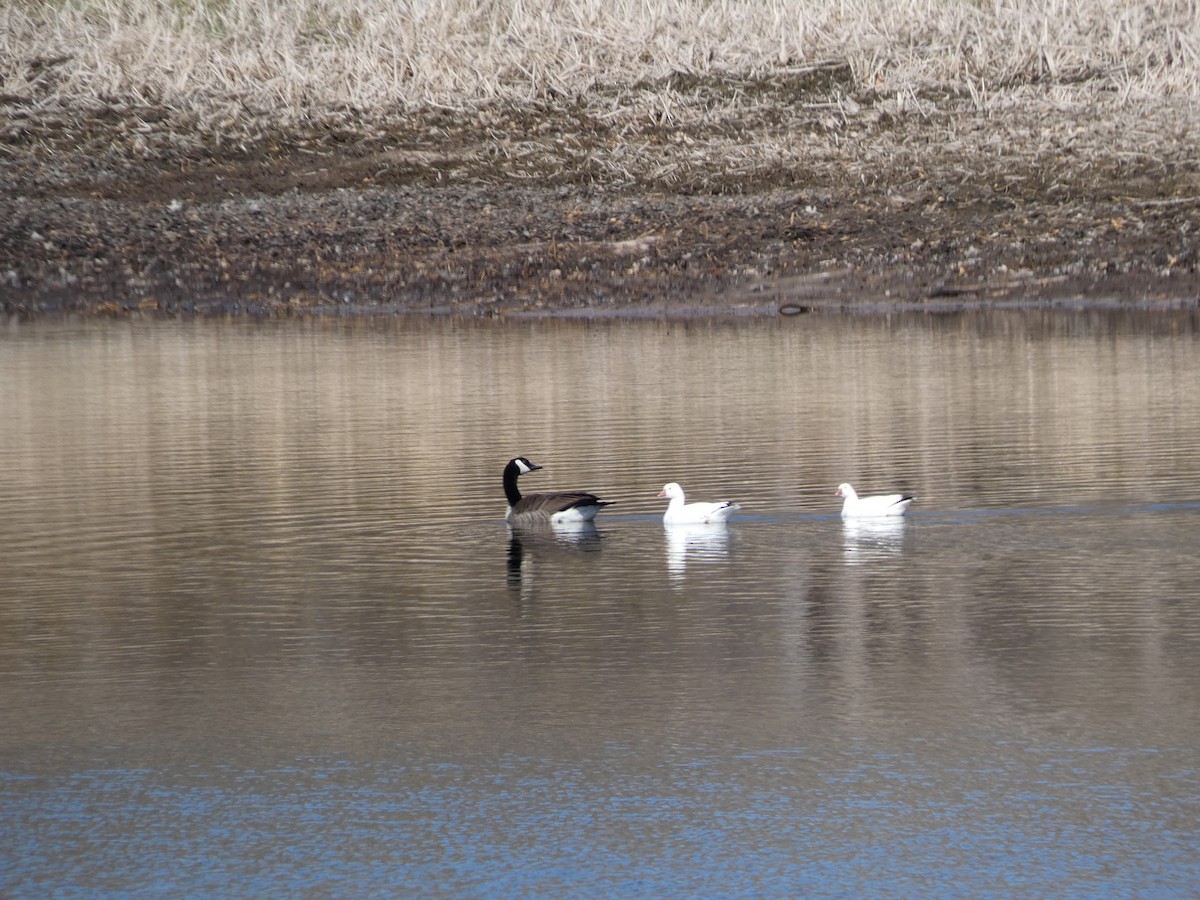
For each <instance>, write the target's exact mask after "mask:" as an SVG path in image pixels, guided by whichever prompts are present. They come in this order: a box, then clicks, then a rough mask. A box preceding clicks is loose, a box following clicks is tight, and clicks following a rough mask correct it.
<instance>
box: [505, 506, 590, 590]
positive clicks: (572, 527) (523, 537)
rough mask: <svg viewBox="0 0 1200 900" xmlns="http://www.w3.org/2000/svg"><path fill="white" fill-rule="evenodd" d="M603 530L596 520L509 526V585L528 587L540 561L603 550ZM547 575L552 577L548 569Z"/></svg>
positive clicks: (520, 587) (521, 587)
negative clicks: (601, 541) (533, 525)
mask: <svg viewBox="0 0 1200 900" xmlns="http://www.w3.org/2000/svg"><path fill="white" fill-rule="evenodd" d="M599 549H600V531H599V529H597V528H596V524H595V523H594V522H590V521H588V522H567V523H561V524H560V523H555V524H551V525H542V526H536V527H527V526H520V525H517V526H509V529H508V560H507V571H508V586H509V587H510V588H516V589H525V588H528V587H529V586H530V585H531V584H532V583H533V575H534V570H535V568H536V567H537V564H538V563H539V562H541V563H545V562H548V561H552V560H554V559H555V558H556V557H562V558H563V559H565V558H566V557H567V556H568V554H573V553H577V552H580V551H589V550H599ZM546 577H547V578H550V577H551V576H550V574H549V573H548V574H547V576H546Z"/></svg>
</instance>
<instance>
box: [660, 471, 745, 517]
mask: <svg viewBox="0 0 1200 900" xmlns="http://www.w3.org/2000/svg"><path fill="white" fill-rule="evenodd" d="M658 496H659V497H660V498H662V497H666V498H667V499H668V500H670V501H671V502H670V503H668V504H667V511H666V512H665V513H663V521H664V522H666V523H667V524H668V525H708V524H712V523H714V522H726V521H728V520H729V517H730V516H732V515H733V514H734V513H735V512H737V511H738V510H739V509H741V507H740V506H738V504H736V503H730V502H729V501H728V500H722V501H720V502H718V503H704V502H697V503H687V502H685V500H684V496H683V488H681V487H680V486H679V485H678V484H676V483H675V482H674V481H672V482H670V483H669V484H664V485H663V489H662V490H661V491H659V492H658Z"/></svg>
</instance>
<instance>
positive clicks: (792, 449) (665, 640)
mask: <svg viewBox="0 0 1200 900" xmlns="http://www.w3.org/2000/svg"><path fill="white" fill-rule="evenodd" d="M1198 335H1200V321H1198V320H1197V316H1196V314H1195V312H1194V311H1193V312H1180V313H1160V314H1153V315H1143V314H1120V313H1103V312H1092V313H1055V314H1050V313H1038V312H1006V313H980V314H972V315H954V316H940V317H935V316H891V317H877V318H873V317H828V318H826V317H795V318H789V319H783V320H779V321H753V322H723V323H713V322H687V323H665V322H657V321H642V322H627V321H614V322H600V323H597V322H581V321H558V320H548V321H526V322H500V321H490V322H476V321H454V320H418V321H401V322H356V323H353V324H347V323H340V322H318V323H304V324H297V323H286V324H273V323H233V324H230V323H216V322H203V323H201V322H192V323H138V322H134V323H129V322H119V323H109V324H92V323H88V324H74V323H57V324H55V323H38V324H34V325H29V324H21V323H16V322H11V323H8V324H6V325H5V326H4V328H3V330H2V331H0V414H2V418H0V421H2V422H3V427H2V430H0V458H2V459H3V466H2V467H0V502H2V504H3V516H2V517H0V546H2V547H3V555H2V558H0V722H2V723H3V725H2V727H0V893H2V894H4V895H5V896H11V897H48V896H118V895H119V896H129V895H144V896H163V895H170V896H204V895H213V896H253V895H268V894H269V895H271V896H280V895H338V896H411V895H417V896H421V895H450V896H464V897H470V896H489V897H490V896H516V895H520V896H563V895H570V896H580V895H583V896H671V895H675V896H688V895H708V896H755V897H759V896H789V897H791V896H820V895H840V896H867V895H875V896H878V895H909V896H912V895H920V896H936V895H943V896H964V895H978V894H982V893H994V894H1028V895H1035V896H1047V895H1053V896H1062V897H1069V896H1078V897H1085V896H1086V897H1093V896H1103V895H1111V896H1129V895H1139V894H1140V895H1148V894H1153V895H1175V896H1179V895H1186V894H1189V893H1191V892H1192V891H1194V890H1195V886H1196V885H1197V884H1200V590H1198V589H1197V578H1196V572H1197V566H1196V555H1197V546H1198V545H1197V537H1196V535H1197V533H1198V532H1200V454H1197V452H1196V448H1197V446H1198V445H1200V392H1198V391H1197V389H1196V384H1197V383H1200V339H1198ZM517 454H525V455H527V456H529V457H530V458H532V459H533V460H534V461H535V462H537V463H539V464H541V465H543V466H545V468H544V470H542V471H540V472H537V473H534V474H531V475H527V476H525V477H524V479H523V487H524V488H525V489H526V490H537V489H550V488H587V489H590V490H593V491H596V492H597V493H599V494H600V495H601V496H603V497H604V498H606V499H611V500H616V501H618V502H617V505H616V506H613V507H610V508H609V509H607V510H605V511H604V512H603V513H602V514H601V516H600V518H599V519H598V520H597V523H596V528H595V529H591V530H582V531H578V530H577V531H573V532H563V533H559V532H553V531H549V532H533V533H517V534H514V533H512V532H510V530H509V529H508V528H507V527H506V526H505V524H504V522H503V518H502V516H503V510H504V500H503V495H502V492H501V487H500V471H501V468H502V467H503V465H504V463H505V462H506V461H507V459H508V458H509V457H510V456H513V455H517ZM666 481H678V482H680V483H681V484H682V485H683V486H684V488H685V489H686V490H687V491H688V493H689V497H690V498H691V499H725V498H729V499H736V500H738V501H739V502H741V504H742V505H743V510H742V514H741V516H740V517H739V518H737V519H735V520H734V521H733V522H732V523H731V524H730V525H729V526H728V527H727V528H725V529H719V528H718V529H703V528H701V529H665V528H664V527H663V525H662V523H661V520H660V517H661V514H662V509H663V506H662V501H659V500H657V499H655V494H656V493H657V492H658V491H659V489H660V488H661V486H662V485H663V483H664V482H666ZM842 481H851V482H853V483H854V484H855V485H856V487H858V488H859V490H860V492H863V493H875V492H879V491H890V490H906V491H911V492H914V493H915V494H917V498H918V499H917V502H916V504H915V505H914V507H913V510H912V514H911V515H910V516H909V517H908V519H907V520H906V521H901V522H898V523H891V524H886V525H879V524H874V523H863V524H859V525H854V526H846V525H844V524H843V522H842V521H841V518H840V516H839V515H838V510H839V506H838V500H837V498H836V497H835V496H834V490H835V488H836V486H837V485H838V483H839V482H842Z"/></svg>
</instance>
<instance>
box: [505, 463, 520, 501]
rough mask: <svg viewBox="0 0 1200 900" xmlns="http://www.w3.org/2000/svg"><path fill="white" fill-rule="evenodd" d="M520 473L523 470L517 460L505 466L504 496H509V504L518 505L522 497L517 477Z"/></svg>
mask: <svg viewBox="0 0 1200 900" xmlns="http://www.w3.org/2000/svg"><path fill="white" fill-rule="evenodd" d="M520 475H521V470H520V469H519V468H517V464H516V463H515V462H510V463H509V464H508V465H507V466H505V467H504V496H505V497H507V498H508V505H509V506H516V505H517V503H518V502H519V501H520V499H521V491H520V489H519V488H518V487H517V478H518V477H520Z"/></svg>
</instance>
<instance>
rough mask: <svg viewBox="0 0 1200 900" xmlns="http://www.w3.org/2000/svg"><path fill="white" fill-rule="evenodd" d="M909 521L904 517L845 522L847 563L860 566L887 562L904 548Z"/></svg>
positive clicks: (846, 520)
mask: <svg viewBox="0 0 1200 900" xmlns="http://www.w3.org/2000/svg"><path fill="white" fill-rule="evenodd" d="M906 522H907V520H906V519H905V518H903V517H901V516H890V517H879V518H874V519H843V520H842V548H843V549H844V550H845V551H846V553H845V557H846V563H847V564H848V565H852V566H856V565H861V564H863V563H867V562H870V561H872V560H879V559H886V558H887V557H889V556H894V555H896V554H897V553H899V552H900V551H901V550H903V549H904V529H905V527H906Z"/></svg>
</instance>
